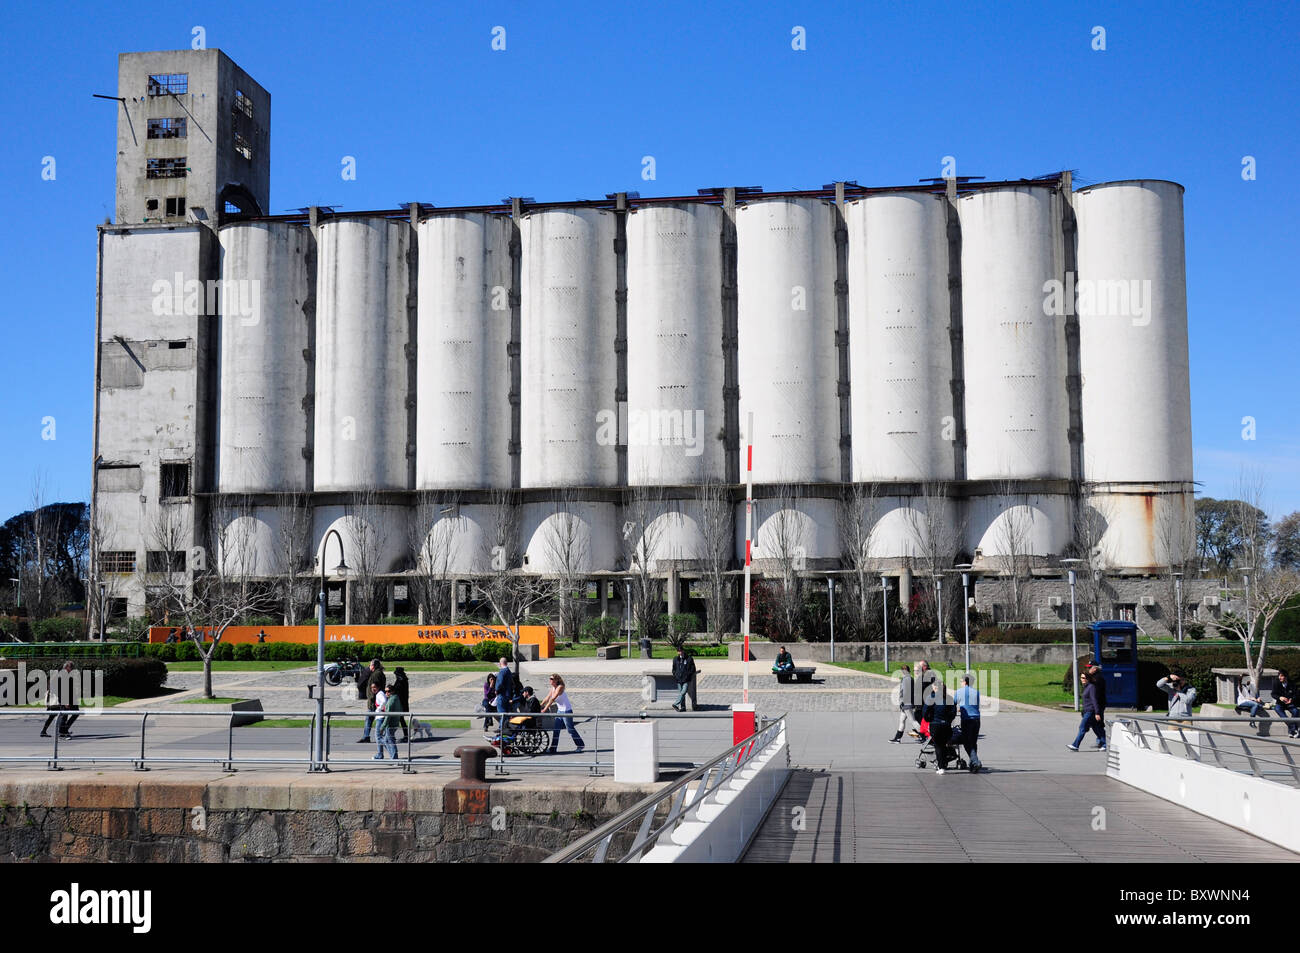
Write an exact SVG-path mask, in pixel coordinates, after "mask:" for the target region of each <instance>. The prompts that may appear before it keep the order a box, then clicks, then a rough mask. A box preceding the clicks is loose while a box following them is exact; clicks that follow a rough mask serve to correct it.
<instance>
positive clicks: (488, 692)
mask: <svg viewBox="0 0 1300 953" xmlns="http://www.w3.org/2000/svg"><path fill="white" fill-rule="evenodd" d="M496 706H497V673H496V672H489V673H488V677H487V678H485V679H483V705H482V708H483V710H484V711H496ZM491 728H492V719H491V718H484V719H483V730H484V731H490V730H491Z"/></svg>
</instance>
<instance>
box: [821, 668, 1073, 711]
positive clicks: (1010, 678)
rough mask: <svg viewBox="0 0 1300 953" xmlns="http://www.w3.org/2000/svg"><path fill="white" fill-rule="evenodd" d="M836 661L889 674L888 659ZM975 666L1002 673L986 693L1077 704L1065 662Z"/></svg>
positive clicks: (1024, 700)
mask: <svg viewBox="0 0 1300 953" xmlns="http://www.w3.org/2000/svg"><path fill="white" fill-rule="evenodd" d="M835 664H836V665H839V666H842V667H843V668H851V669H855V670H856V671H859V672H872V673H874V674H876V675H884V674H885V663H884V662H836V663H835ZM906 664H908V665H912V664H913V662H912V661H910V660H909V661H907V663H906ZM890 667H891V668H893V669H895V670H897V665H891V666H890ZM937 667H938V668H939V669H940V670H942V669H943V667H942V666H937ZM973 667H974V669H975V670H976V671H977V672H997V673H998V678H997V683H996V685H995V684H994V683H993V681H992V678H991V676H990V679H989V680H988V681H986V683H985V685H986V686H987V691H986V692H985V694H988V695H996V696H997V697H998V698H1005V699H1007V700H1008V701H1013V702H1022V703H1024V704H1026V705H1043V706H1045V707H1048V708H1055V707H1058V706H1060V705H1068V706H1071V707H1072V706H1073V704H1074V696H1073V695H1071V694H1068V693H1067V692H1066V691H1065V690H1064V689H1063V688H1062V687H1061V675H1062V674H1063V673H1064V672H1065V668H1066V667H1065V666H1064V665H1035V664H1028V663H1021V664H1010V663H1007V664H999V663H996V662H981V663H978V664H976V665H975V666H973ZM954 687H955V686H954Z"/></svg>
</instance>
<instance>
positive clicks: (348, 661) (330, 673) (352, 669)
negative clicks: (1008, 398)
mask: <svg viewBox="0 0 1300 953" xmlns="http://www.w3.org/2000/svg"><path fill="white" fill-rule="evenodd" d="M361 672H362V668H361V663H360V662H359V661H357V660H356V659H354V658H342V659H339V660H338V661H337V662H330V663H329V664H328V665H326V666H325V681H326V682H327V683H328V684H330V685H341V684H342V683H343V679H345V678H350V679H352V680H353V681H355V680H357V679H358V678H360V677H361Z"/></svg>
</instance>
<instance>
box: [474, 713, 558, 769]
mask: <svg viewBox="0 0 1300 953" xmlns="http://www.w3.org/2000/svg"><path fill="white" fill-rule="evenodd" d="M517 701H518V700H516V702H517ZM511 708H512V709H514V710H516V711H518V704H517V703H516V704H515V705H512V706H511ZM553 721H554V719H552V718H546V717H543V716H541V715H540V714H533V713H526V714H516V715H512V716H510V717H508V718H507V719H506V724H505V731H504V732H503V733H502V734H499V735H493V734H488V735H485V736H484V737H485V738H487V740H488V743H489V744H491V745H492V747H494V748H501V749H502V750H503V751H504V753H505V755H506V756H507V757H509V756H510V755H515V754H526V755H537V754H541V753H542V752H544V751H546V750H547V749H548V748H550V746H551V734H550V732H551V727H552V725H551V723H552V722H553Z"/></svg>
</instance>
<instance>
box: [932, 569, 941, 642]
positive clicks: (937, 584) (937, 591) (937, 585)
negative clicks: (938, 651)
mask: <svg viewBox="0 0 1300 953" xmlns="http://www.w3.org/2000/svg"><path fill="white" fill-rule="evenodd" d="M934 601H935V617H936V623H937V625H938V627H939V644H940V645H943V577H942V576H937V575H936V576H935V577H934Z"/></svg>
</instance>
